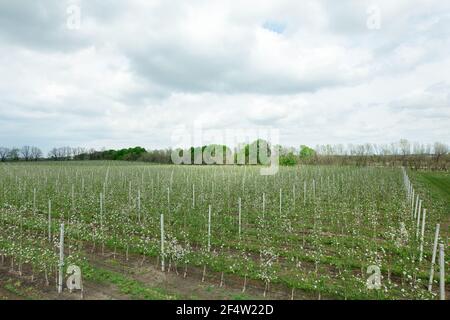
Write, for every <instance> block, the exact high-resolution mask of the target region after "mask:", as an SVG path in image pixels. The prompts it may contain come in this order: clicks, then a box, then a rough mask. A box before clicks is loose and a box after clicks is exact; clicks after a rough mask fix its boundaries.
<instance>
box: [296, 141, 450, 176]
mask: <svg viewBox="0 0 450 320" xmlns="http://www.w3.org/2000/svg"><path fill="white" fill-rule="evenodd" d="M449 150H450V149H449V146H448V145H447V144H445V143H441V142H435V143H433V144H421V143H411V142H409V141H408V140H406V139H401V140H400V141H399V142H396V143H391V144H371V143H366V144H349V145H347V146H344V145H342V144H337V145H330V144H328V145H318V146H316V148H315V150H314V153H313V154H312V155H310V156H308V157H303V158H302V157H300V158H301V160H302V162H303V163H307V164H338V165H360V166H366V165H380V166H405V167H409V168H411V169H430V170H449V168H450V154H449Z"/></svg>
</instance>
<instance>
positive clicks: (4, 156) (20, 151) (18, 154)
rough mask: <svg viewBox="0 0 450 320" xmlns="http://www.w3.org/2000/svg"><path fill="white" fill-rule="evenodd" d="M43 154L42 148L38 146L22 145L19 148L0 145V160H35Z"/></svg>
mask: <svg viewBox="0 0 450 320" xmlns="http://www.w3.org/2000/svg"><path fill="white" fill-rule="evenodd" d="M42 156H43V153H42V150H41V149H39V148H38V147H33V146H23V147H21V148H18V147H12V148H6V147H0V161H2V162H5V161H19V160H24V161H37V160H39V159H41V158H42Z"/></svg>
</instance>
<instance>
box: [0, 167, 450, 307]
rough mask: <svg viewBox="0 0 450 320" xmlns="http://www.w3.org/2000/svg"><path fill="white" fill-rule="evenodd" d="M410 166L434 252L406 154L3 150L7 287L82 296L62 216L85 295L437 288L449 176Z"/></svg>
mask: <svg viewBox="0 0 450 320" xmlns="http://www.w3.org/2000/svg"><path fill="white" fill-rule="evenodd" d="M408 175H409V176H410V178H411V181H412V183H413V185H414V188H415V189H416V192H418V193H419V195H420V197H421V199H423V208H427V214H426V222H425V227H424V238H423V242H422V243H423V254H422V256H421V253H420V243H421V239H420V238H421V237H420V234H418V232H417V231H418V230H419V228H418V224H417V221H416V219H415V218H414V216H413V211H414V205H412V201H411V199H410V198H408V193H407V187H406V185H405V177H404V174H403V171H402V169H401V168H378V167H355V166H341V167H339V166H301V167H289V168H281V169H280V172H279V173H278V174H277V175H274V176H261V175H260V174H259V168H258V167H255V166H253V167H251V166H170V165H167V166H162V165H146V164H129V163H125V162H54V163H50V162H42V163H36V164H25V163H17V164H2V165H0V186H1V188H2V189H1V190H2V191H1V192H0V226H1V229H0V254H1V262H0V297H3V298H5V299H24V298H29V299H58V298H59V299H79V298H80V294H79V293H77V292H74V293H69V292H68V290H65V291H64V292H63V293H62V294H59V295H58V293H57V291H56V286H57V278H58V272H57V270H58V262H59V248H58V245H59V232H60V230H59V229H60V223H61V222H64V224H65V240H64V243H65V250H64V253H65V262H64V263H65V266H66V267H67V266H68V265H71V264H75V265H77V266H79V267H80V268H81V271H82V275H83V284H84V298H86V299H436V298H437V295H438V286H439V285H438V275H439V272H438V271H437V272H435V283H434V286H433V293H429V292H428V290H427V285H428V277H429V270H430V265H431V251H432V244H433V240H434V233H435V227H436V223H441V224H442V226H443V227H442V228H441V240H442V241H443V242H444V243H447V240H446V239H447V237H448V218H449V216H448V212H450V210H449V205H448V204H449V200H448V199H449V191H450V188H449V186H450V183H449V178H448V177H449V176H448V175H444V174H425V173H416V172H414V173H410V172H408ZM162 215H163V223H162V221H161V220H162ZM420 223H422V221H420ZM161 228H162V229H163V230H164V233H163V236H162V235H161ZM162 244H164V248H162V246H161V245H162ZM447 256H448V254H447ZM446 262H447V265H448V259H447V260H446ZM369 266H378V267H379V268H380V270H381V274H382V278H381V288H380V289H369V288H368V287H367V279H368V278H369V276H370V275H371V273H367V271H368V267H369ZM447 274H448V273H447ZM446 279H447V280H446V282H447V283H448V281H449V277H448V275H447V278H446ZM447 296H448V294H447Z"/></svg>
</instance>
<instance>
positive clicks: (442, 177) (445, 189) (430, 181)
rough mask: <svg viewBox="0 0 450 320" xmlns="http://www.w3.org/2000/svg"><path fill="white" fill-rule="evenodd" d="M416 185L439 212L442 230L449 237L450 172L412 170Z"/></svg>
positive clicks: (411, 174)
mask: <svg viewBox="0 0 450 320" xmlns="http://www.w3.org/2000/svg"><path fill="white" fill-rule="evenodd" d="M410 176H411V177H412V180H413V183H414V186H415V187H416V189H417V190H418V191H419V193H420V194H421V195H422V196H423V197H424V198H425V201H428V202H429V203H430V204H431V206H432V208H433V209H434V210H436V212H437V213H438V214H439V216H440V219H441V224H442V229H441V230H442V231H441V232H443V233H444V234H445V235H446V237H447V239H448V236H449V234H450V232H449V226H450V173H448V172H426V171H412V172H411V173H410Z"/></svg>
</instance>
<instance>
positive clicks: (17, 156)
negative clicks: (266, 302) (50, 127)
mask: <svg viewBox="0 0 450 320" xmlns="http://www.w3.org/2000/svg"><path fill="white" fill-rule="evenodd" d="M264 149H266V150H264ZM275 149H276V150H277V153H278V155H279V161H280V164H281V165H296V164H298V163H303V164H340V165H345V164H351V165H384V166H386V165H392V166H396V165H403V166H408V167H411V168H416V169H419V168H429V169H440V170H448V168H449V166H450V155H449V146H448V145H447V144H445V143H441V142H435V143H434V144H420V143H410V142H409V141H408V140H405V139H402V140H400V141H399V142H396V143H391V144H371V143H366V144H348V145H346V146H344V145H342V144H336V145H330V144H327V145H318V146H316V148H315V149H312V148H310V147H308V146H305V145H301V146H300V148H298V149H296V148H292V147H290V148H287V147H283V146H281V145H276V146H275ZM217 150H221V152H222V154H223V157H224V158H223V163H227V161H228V163H229V161H230V159H232V160H233V163H242V159H244V163H246V164H256V163H257V164H266V163H268V161H269V159H268V158H267V157H270V154H271V147H270V144H269V143H268V142H267V141H264V140H261V139H259V140H256V141H254V142H252V143H250V144H242V145H240V146H239V147H238V148H235V149H234V150H232V149H231V148H229V147H227V146H225V145H208V146H202V147H191V148H188V149H186V150H176V151H177V152H178V153H179V154H180V156H181V155H183V159H184V160H183V163H185V164H188V163H191V164H205V163H207V162H206V161H205V159H204V157H203V155H204V153H205V151H207V152H206V153H208V154H210V155H212V156H215V152H216V151H217ZM252 150H253V151H255V150H256V157H255V156H253V155H251V153H252V152H251V151H252ZM199 157H201V158H199ZM42 158H43V153H42V151H41V150H40V149H39V148H38V147H33V146H23V147H22V148H5V147H0V161H18V160H25V161H32V160H34V161H37V160H39V159H42ZM47 159H51V160H125V161H145V162H153V163H163V164H170V163H172V150H171V149H165V150H150V151H147V150H146V149H144V148H142V147H134V148H128V149H120V150H112V149H111V150H101V151H97V150H95V149H86V148H80V147H76V148H72V147H59V148H53V149H51V150H50V152H49V153H48V157H47Z"/></svg>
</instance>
